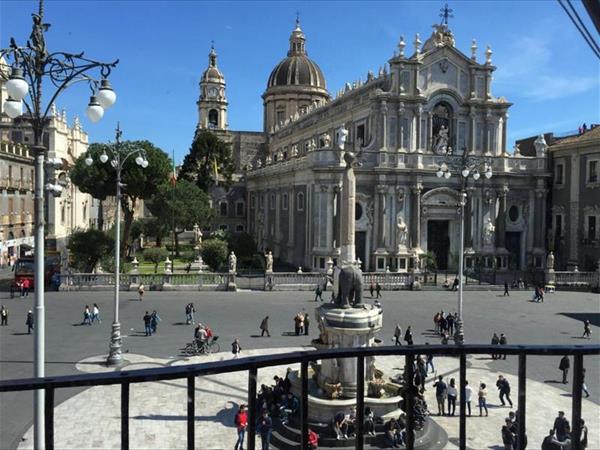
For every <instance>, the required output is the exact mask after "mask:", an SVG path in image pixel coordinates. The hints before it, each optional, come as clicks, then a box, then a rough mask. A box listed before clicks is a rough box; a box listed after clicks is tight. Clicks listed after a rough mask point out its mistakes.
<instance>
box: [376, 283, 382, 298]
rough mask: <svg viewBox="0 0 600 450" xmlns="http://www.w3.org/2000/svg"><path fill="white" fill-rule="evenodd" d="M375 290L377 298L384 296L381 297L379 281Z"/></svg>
mask: <svg viewBox="0 0 600 450" xmlns="http://www.w3.org/2000/svg"><path fill="white" fill-rule="evenodd" d="M375 292H376V293H377V298H382V297H381V285H380V284H379V282H378V283H376V284H375Z"/></svg>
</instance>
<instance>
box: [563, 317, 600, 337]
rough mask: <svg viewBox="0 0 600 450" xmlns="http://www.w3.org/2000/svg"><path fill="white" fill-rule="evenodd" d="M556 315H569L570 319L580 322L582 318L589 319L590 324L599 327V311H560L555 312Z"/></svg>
mask: <svg viewBox="0 0 600 450" xmlns="http://www.w3.org/2000/svg"><path fill="white" fill-rule="evenodd" d="M556 315H557V316H565V317H569V318H571V319H574V320H578V321H579V322H582V323H583V321H584V320H589V321H590V323H591V324H592V325H594V326H596V327H600V313H597V312H590V313H569V312H562V313H556ZM582 333H583V329H582Z"/></svg>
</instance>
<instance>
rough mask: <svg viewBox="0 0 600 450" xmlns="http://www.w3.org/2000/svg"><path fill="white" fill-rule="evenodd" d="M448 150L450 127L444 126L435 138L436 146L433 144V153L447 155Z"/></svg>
mask: <svg viewBox="0 0 600 450" xmlns="http://www.w3.org/2000/svg"><path fill="white" fill-rule="evenodd" d="M447 150H448V127H447V126H445V125H442V126H441V127H440V131H438V134H437V136H436V138H435V144H433V151H434V152H435V153H437V154H445V153H446V151H447Z"/></svg>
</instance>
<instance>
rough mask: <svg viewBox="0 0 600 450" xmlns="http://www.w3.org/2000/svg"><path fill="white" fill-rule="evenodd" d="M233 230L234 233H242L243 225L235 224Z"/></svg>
mask: <svg viewBox="0 0 600 450" xmlns="http://www.w3.org/2000/svg"><path fill="white" fill-rule="evenodd" d="M235 231H236V233H242V232H243V231H244V225H236V226H235Z"/></svg>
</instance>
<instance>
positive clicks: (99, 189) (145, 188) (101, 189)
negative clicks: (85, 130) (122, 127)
mask: <svg viewBox="0 0 600 450" xmlns="http://www.w3.org/2000/svg"><path fill="white" fill-rule="evenodd" d="M132 149H140V150H143V151H144V153H145V155H146V159H147V160H148V167H146V168H142V167H140V166H138V165H137V164H136V163H135V157H136V155H135V154H133V155H131V156H130V157H129V158H127V159H126V160H125V162H124V164H123V170H122V172H121V183H122V188H121V192H122V198H121V209H122V210H123V216H124V227H123V240H122V242H121V246H122V249H123V254H126V250H127V248H128V246H129V233H130V230H131V224H132V222H133V214H134V211H135V208H136V206H137V203H138V200H139V199H147V198H150V197H151V196H152V195H154V193H155V192H156V191H157V189H158V186H160V185H161V184H163V183H165V182H166V181H167V180H168V179H169V175H170V173H171V161H170V159H169V157H168V156H167V154H166V153H165V152H164V151H162V150H161V149H160V148H158V147H155V146H154V145H153V144H152V143H151V142H149V141H125V142H123V143H121V145H120V146H119V148H118V151H119V153H120V156H121V159H122V160H123V159H124V158H125V157H126V155H127V154H128V153H129V152H130V151H131V150H132ZM115 150H116V147H115V146H114V145H109V144H102V143H94V144H91V145H90V146H89V147H88V151H87V153H84V154H82V155H81V156H80V157H79V158H77V160H76V161H75V165H74V167H73V169H71V173H70V177H71V180H72V181H73V183H74V184H75V185H77V186H78V187H79V190H80V191H82V192H86V193H88V194H90V195H91V196H92V197H94V198H97V199H100V200H104V199H106V197H110V196H115V195H116V190H117V188H116V186H117V181H116V172H115V169H114V168H113V167H112V166H111V164H110V160H109V161H108V162H106V163H104V164H103V163H102V162H101V161H100V155H102V153H104V152H106V154H107V155H109V157H110V156H111V155H112V154H113V152H114V151H115ZM88 154H89V155H90V156H91V157H92V159H93V161H94V162H93V164H92V165H91V166H87V165H86V164H85V159H86V158H87V156H88Z"/></svg>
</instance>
